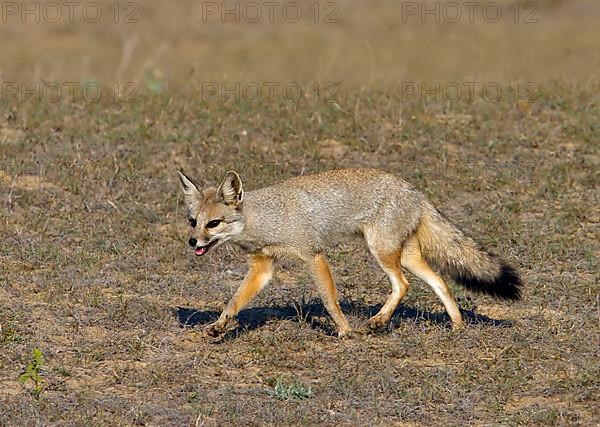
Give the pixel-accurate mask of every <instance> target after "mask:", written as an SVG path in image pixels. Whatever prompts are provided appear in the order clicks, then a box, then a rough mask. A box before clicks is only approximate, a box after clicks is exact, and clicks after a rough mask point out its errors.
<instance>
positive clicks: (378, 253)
mask: <svg viewBox="0 0 600 427" xmlns="http://www.w3.org/2000/svg"><path fill="white" fill-rule="evenodd" d="M180 180H181V183H182V188H183V192H184V197H185V203H186V205H187V208H188V216H189V218H190V221H192V222H193V224H195V225H196V226H195V227H193V228H192V230H191V235H190V239H191V241H190V244H192V243H194V247H195V250H196V253H197V254H198V255H203V254H204V253H205V252H207V251H208V250H209V249H211V248H213V247H215V246H218V245H221V244H223V243H225V242H230V243H233V244H236V245H238V246H239V247H241V248H242V249H244V250H245V251H247V252H248V253H250V254H251V261H250V271H249V273H248V276H247V277H246V280H245V281H244V283H243V284H242V285H241V286H240V288H239V290H238V291H237V292H236V294H235V295H234V297H233V298H232V300H231V301H230V302H229V304H228V305H227V308H226V309H225V310H224V311H223V313H222V315H221V317H220V318H219V320H217V322H215V323H214V324H213V325H211V326H210V327H209V332H210V333H211V334H213V335H216V334H218V333H221V332H223V331H224V330H225V329H226V326H227V324H228V322H229V321H230V320H231V319H232V318H233V317H234V316H235V315H236V314H237V313H238V312H239V310H241V309H242V308H243V307H244V306H245V305H246V304H247V303H248V302H249V301H250V300H251V299H252V297H253V296H255V295H256V294H257V293H258V292H260V290H261V289H262V288H263V287H264V286H265V285H266V284H267V282H268V281H269V280H270V278H271V275H272V261H273V259H275V258H278V257H283V256H293V257H297V258H300V259H302V260H304V261H305V262H306V264H307V265H308V267H309V268H310V270H311V272H312V275H313V277H314V280H315V282H316V284H317V288H318V289H319V292H320V294H321V297H322V298H323V302H324V304H325V307H326V308H327V310H328V312H329V314H330V315H331V317H332V318H333V320H334V321H335V323H336V326H337V328H338V333H339V335H340V336H343V335H347V334H348V333H349V332H350V330H351V328H350V325H349V324H348V321H347V320H346V318H345V317H344V314H343V313H342V311H341V309H340V306H339V302H338V297H337V291H336V288H335V284H334V282H333V277H332V275H331V271H330V269H329V266H328V264H327V262H326V260H325V256H324V251H325V249H326V248H327V247H328V246H329V245H330V244H331V243H332V242H335V241H338V240H340V239H344V238H347V237H349V236H352V235H362V236H364V238H365V240H366V243H367V245H368V247H369V250H370V251H371V253H372V254H373V256H374V257H375V258H376V259H377V261H378V263H379V265H380V266H381V268H382V269H383V270H384V271H385V272H386V274H387V275H388V277H389V279H390V282H391V283H392V293H391V294H390V296H389V297H388V299H387V301H386V303H385V304H384V305H383V307H382V308H381V310H380V311H379V313H378V314H376V315H375V316H373V318H371V319H370V320H369V323H368V324H369V326H371V327H379V326H382V325H385V324H386V323H387V322H388V321H389V320H390V318H391V316H392V315H393V313H394V310H395V309H396V307H397V305H398V304H399V303H400V301H401V300H402V298H403V297H404V296H405V295H406V293H407V291H408V287H409V285H408V281H407V280H406V278H405V276H404V274H403V273H402V269H401V267H404V268H406V269H407V270H409V271H411V272H412V273H414V274H415V275H416V276H418V277H419V278H421V279H422V280H423V281H425V282H426V283H427V284H429V285H430V286H431V287H432V288H433V290H434V292H435V293H436V295H438V297H439V298H440V299H441V300H442V302H443V303H444V306H445V307H446V310H447V311H448V314H449V315H450V317H451V319H452V322H453V325H454V326H455V327H462V326H463V321H462V316H461V314H460V311H459V309H458V306H457V304H456V301H455V300H454V298H453V296H452V294H451V293H450V290H449V289H448V287H447V286H446V284H445V283H444V282H443V280H442V279H441V278H440V277H439V276H438V275H437V274H436V273H435V272H434V271H433V270H432V269H431V267H430V266H429V264H428V261H431V262H432V263H433V264H434V266H435V267H437V268H438V269H439V270H441V271H445V272H449V273H450V274H452V275H453V277H455V276H456V277H459V278H461V279H464V281H465V282H466V283H467V285H468V286H470V287H471V288H474V289H477V290H479V289H478V288H477V286H479V285H481V286H483V287H482V290H483V291H484V292H488V293H493V291H494V289H495V288H494V286H500V285H502V283H501V280H500V281H498V280H499V279H498V278H501V279H504V278H505V277H504V276H502V272H503V270H502V269H503V264H502V263H501V262H500V261H499V260H498V259H497V258H494V257H492V256H490V255H488V254H487V253H485V252H484V251H482V250H480V249H479V248H478V247H477V244H476V243H475V242H474V241H473V240H472V239H470V238H469V237H467V236H465V235H464V234H463V233H462V232H461V231H460V230H458V229H457V228H456V227H454V226H453V225H452V224H450V222H448V221H447V220H446V219H445V218H443V216H442V215H441V214H440V213H439V212H438V211H437V210H436V209H435V208H434V207H433V205H432V204H431V203H430V202H429V201H428V200H427V199H426V198H425V196H424V195H423V194H422V193H420V192H419V191H417V190H416V189H415V188H414V187H413V186H412V185H410V184H409V183H407V182H405V181H403V180H402V179H400V178H398V177H396V176H394V175H392V174H390V173H387V172H384V171H380V170H375V169H348V170H335V171H329V172H324V173H321V174H317V175H310V176H301V177H296V178H292V179H290V180H287V181H284V182H282V183H279V184H275V185H273V186H270V187H266V188H261V189H258V190H254V191H249V192H245V191H244V190H243V186H242V181H241V179H240V177H239V175H238V174H237V173H236V172H233V171H230V172H227V174H226V175H225V177H224V178H223V180H222V181H221V184H220V185H219V186H218V187H217V188H212V187H210V188H206V189H204V190H203V191H201V190H200V189H199V188H198V186H197V184H195V183H194V182H193V181H192V180H191V179H189V178H187V177H186V176H185V175H183V174H182V173H180ZM511 271H512V270H511ZM512 272H514V271H512ZM515 274H516V273H515ZM501 276H502V277H501ZM506 277H508V279H511V278H512V276H510V275H508V276H506ZM497 279H498V280H497ZM508 279H507V280H508ZM494 280H496V282H498V283H496V282H494ZM515 280H516V282H515V284H514V286H515V288H510V289H508V290H507V289H501V290H502V291H503V292H504V293H505V294H507V295H508V294H510V295H509V296H508V297H514V296H515V295H517V297H518V294H519V292H518V287H517V286H518V285H520V282H518V277H517V279H515ZM515 289H516V290H515ZM509 291H510V292H509ZM511 292H512V293H513V294H514V295H513V294H511ZM498 295H501V296H503V297H507V296H506V295H504V294H502V292H498Z"/></svg>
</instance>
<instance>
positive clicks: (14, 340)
mask: <svg viewBox="0 0 600 427" xmlns="http://www.w3.org/2000/svg"><path fill="white" fill-rule="evenodd" d="M20 342H23V337H22V336H21V335H19V334H18V333H17V331H16V329H15V327H14V326H13V325H12V324H11V323H8V324H4V325H1V324H0V344H19V343H20Z"/></svg>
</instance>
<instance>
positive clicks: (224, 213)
mask: <svg viewBox="0 0 600 427" xmlns="http://www.w3.org/2000/svg"><path fill="white" fill-rule="evenodd" d="M178 173H179V180H180V181H181V188H182V190H183V196H184V202H185V205H186V206H187V213H188V221H189V222H190V228H191V233H190V239H189V244H190V246H192V247H193V248H194V252H195V254H196V255H198V256H200V255H204V254H205V253H206V252H207V251H208V250H209V249H210V248H212V247H215V246H219V245H221V244H223V243H225V242H227V241H228V240H230V239H232V238H234V237H235V236H237V235H239V234H240V233H241V232H242V230H243V229H244V217H243V215H242V202H243V199H244V190H243V189H242V180H241V179H240V176H239V175H238V174H237V172H235V171H229V172H227V173H226V174H225V177H223V180H222V181H221V184H219V187H217V188H215V187H208V188H205V189H204V190H200V189H199V188H198V185H197V184H196V183H195V182H194V181H193V180H192V179H190V178H188V177H187V176H185V175H184V174H183V173H182V172H178Z"/></svg>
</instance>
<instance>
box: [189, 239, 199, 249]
mask: <svg viewBox="0 0 600 427" xmlns="http://www.w3.org/2000/svg"><path fill="white" fill-rule="evenodd" d="M188 243H189V244H190V246H192V247H195V246H196V243H198V240H196V239H194V238H193V237H192V238H191V239H190V240H189V241H188Z"/></svg>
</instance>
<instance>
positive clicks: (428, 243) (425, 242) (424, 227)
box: [417, 206, 522, 300]
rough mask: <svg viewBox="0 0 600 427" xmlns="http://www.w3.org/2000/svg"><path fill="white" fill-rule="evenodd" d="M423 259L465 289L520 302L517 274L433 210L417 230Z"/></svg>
mask: <svg viewBox="0 0 600 427" xmlns="http://www.w3.org/2000/svg"><path fill="white" fill-rule="evenodd" d="M417 239H418V240H419V243H420V245H421V250H422V252H423V256H424V257H425V259H426V260H427V261H428V262H430V263H431V264H432V265H433V266H434V267H436V268H437V269H439V270H441V272H444V273H447V274H449V275H450V276H451V277H452V278H453V279H454V280H455V281H456V282H458V283H460V284H461V285H463V286H464V287H465V288H467V289H469V290H472V291H477V292H482V293H486V294H489V295H492V296H494V297H497V298H503V299H511V300H517V299H519V298H521V285H522V284H521V279H520V278H519V274H518V273H517V272H516V271H515V270H514V269H513V268H512V267H511V266H509V265H508V264H506V263H505V262H504V261H502V260H501V259H499V258H497V257H495V256H493V255H490V254H489V253H487V252H486V251H485V250H483V249H481V248H480V247H479V245H478V244H477V243H476V242H475V241H474V240H473V239H471V238H470V237H468V236H465V235H464V234H463V232H462V231H460V230H459V229H458V228H456V227H455V226H454V225H452V224H451V223H450V222H449V221H448V220H447V219H446V218H444V217H443V216H442V214H441V213H440V212H439V211H437V209H435V208H434V207H433V206H431V207H430V209H427V210H426V212H425V213H424V215H423V218H422V220H421V223H420V225H419V227H418V228H417Z"/></svg>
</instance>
